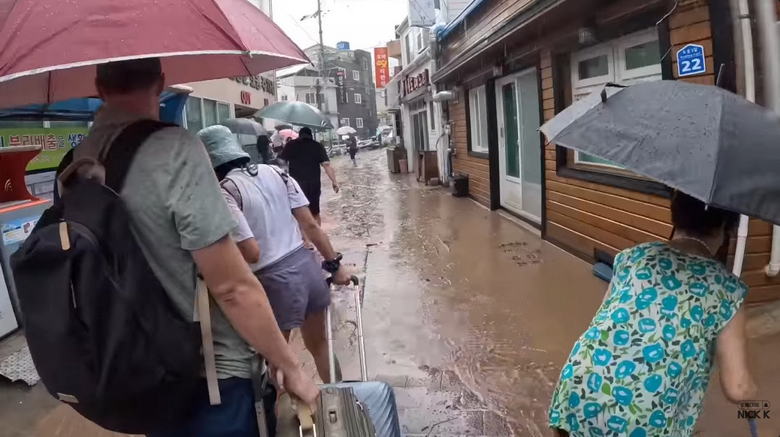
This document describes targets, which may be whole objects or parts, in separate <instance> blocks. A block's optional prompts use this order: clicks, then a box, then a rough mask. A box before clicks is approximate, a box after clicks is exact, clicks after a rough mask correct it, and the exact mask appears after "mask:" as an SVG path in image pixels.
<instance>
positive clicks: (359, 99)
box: [354, 93, 363, 105]
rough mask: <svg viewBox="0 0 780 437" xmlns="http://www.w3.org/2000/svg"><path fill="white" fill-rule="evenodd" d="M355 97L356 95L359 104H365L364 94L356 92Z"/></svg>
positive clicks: (356, 102) (356, 101)
mask: <svg viewBox="0 0 780 437" xmlns="http://www.w3.org/2000/svg"><path fill="white" fill-rule="evenodd" d="M354 97H355V104H357V105H361V104H363V96H362V95H360V94H359V93H355V96H354Z"/></svg>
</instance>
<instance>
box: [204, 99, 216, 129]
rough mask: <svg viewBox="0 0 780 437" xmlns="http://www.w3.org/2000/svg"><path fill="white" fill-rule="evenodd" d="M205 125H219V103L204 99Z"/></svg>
mask: <svg viewBox="0 0 780 437" xmlns="http://www.w3.org/2000/svg"><path fill="white" fill-rule="evenodd" d="M203 124H204V125H205V126H213V125H215V124H217V102H215V101H214V100H209V99H203Z"/></svg>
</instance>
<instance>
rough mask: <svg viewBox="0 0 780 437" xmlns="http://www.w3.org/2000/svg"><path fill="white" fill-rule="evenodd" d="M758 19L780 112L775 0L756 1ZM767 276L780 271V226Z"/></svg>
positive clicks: (769, 95)
mask: <svg viewBox="0 0 780 437" xmlns="http://www.w3.org/2000/svg"><path fill="white" fill-rule="evenodd" d="M756 19H757V24H758V26H757V27H758V33H759V36H760V38H761V49H762V54H763V59H764V62H763V65H764V89H765V90H766V91H765V93H766V106H767V107H769V108H770V109H772V110H773V111H775V112H776V113H778V114H780V41H778V40H779V39H780V38H778V27H777V11H776V9H775V0H758V1H756ZM764 271H765V272H766V274H767V276H777V274H778V273H780V226H777V225H775V226H774V227H773V228H772V254H771V257H770V259H769V265H767V266H766V268H765V269H764Z"/></svg>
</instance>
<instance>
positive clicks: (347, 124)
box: [341, 118, 349, 126]
mask: <svg viewBox="0 0 780 437" xmlns="http://www.w3.org/2000/svg"><path fill="white" fill-rule="evenodd" d="M341 125H342V126H349V118H342V119H341Z"/></svg>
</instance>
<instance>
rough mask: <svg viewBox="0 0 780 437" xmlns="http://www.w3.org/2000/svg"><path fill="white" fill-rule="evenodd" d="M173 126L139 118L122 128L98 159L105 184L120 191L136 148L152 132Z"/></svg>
mask: <svg viewBox="0 0 780 437" xmlns="http://www.w3.org/2000/svg"><path fill="white" fill-rule="evenodd" d="M173 126H176V125H174V124H170V123H163V122H161V121H156V120H139V121H136V122H135V123H132V124H130V125H129V126H127V127H126V128H124V129H123V130H122V132H121V133H120V134H119V135H117V137H116V138H115V139H114V141H113V142H112V143H111V145H110V146H109V147H108V150H105V149H104V150H103V152H102V153H101V159H100V161H101V162H102V163H103V166H104V167H105V168H106V186H107V187H109V188H111V189H112V190H114V191H116V192H117V193H119V192H121V191H122V187H123V186H124V184H125V178H126V177H127V172H128V171H129V170H130V166H131V165H132V164H133V159H134V158H135V155H136V152H138V149H140V148H141V146H142V145H143V144H144V142H145V141H146V140H147V139H148V138H149V137H150V136H151V135H152V134H153V133H155V132H157V131H159V130H161V129H164V128H166V127H173Z"/></svg>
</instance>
